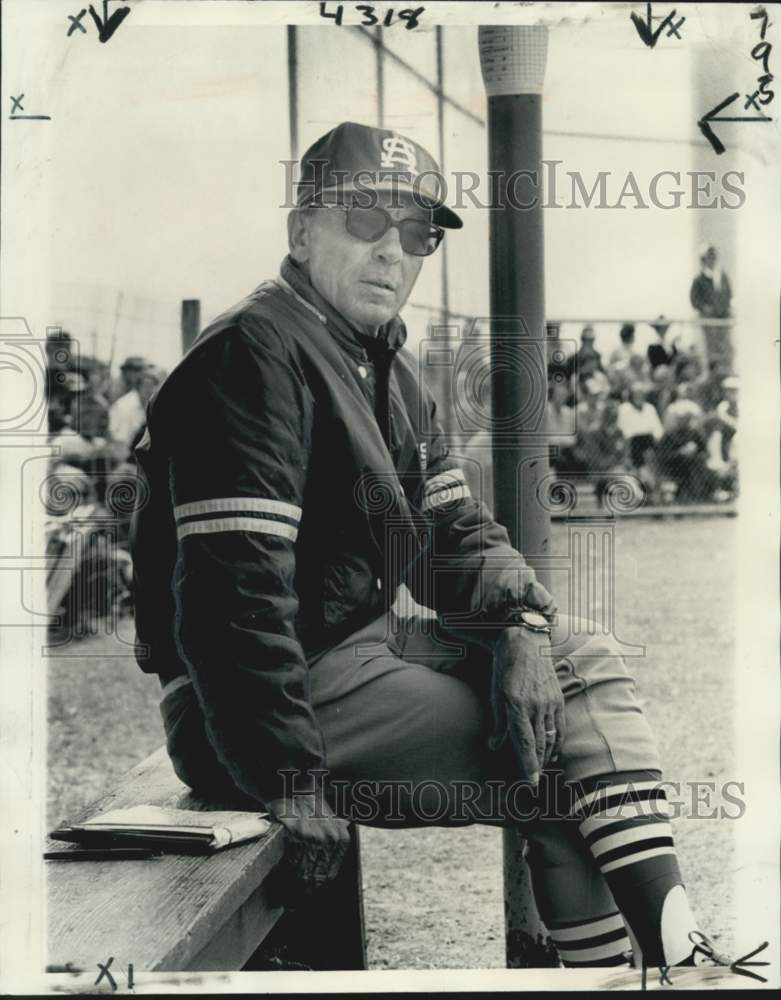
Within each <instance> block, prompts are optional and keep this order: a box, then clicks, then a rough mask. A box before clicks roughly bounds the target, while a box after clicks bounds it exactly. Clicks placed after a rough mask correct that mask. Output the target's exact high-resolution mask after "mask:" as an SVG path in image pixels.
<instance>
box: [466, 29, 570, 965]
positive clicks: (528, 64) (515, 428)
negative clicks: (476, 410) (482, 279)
mask: <svg viewBox="0 0 781 1000" xmlns="http://www.w3.org/2000/svg"><path fill="white" fill-rule="evenodd" d="M547 46H548V32H547V28H545V27H540V26H529V27H526V26H498V27H481V28H480V29H479V47H480V62H481V67H482V71H483V80H484V83H485V87H486V92H487V94H488V146H489V170H490V174H489V177H490V178H491V182H492V184H491V190H490V191H489V197H490V198H491V204H492V205H493V206H494V210H492V211H491V222H490V227H491V228H490V240H491V243H490V259H491V391H492V417H493V422H492V429H493V434H492V436H493V480H494V510H495V514H496V518H497V520H498V521H499V522H500V523H502V524H504V525H505V526H506V527H507V530H508V532H509V534H510V540H511V542H512V543H513V545H514V546H515V547H516V548H517V549H518V550H519V551H520V552H522V553H523V555H524V556H525V557H526V558H527V560H528V561H529V562H531V563H532V564H534V563H535V561H536V559H538V558H539V557H540V556H544V555H546V554H547V552H548V550H549V543H550V518H549V515H548V512H547V511H546V510H545V509H544V508H543V507H542V505H541V504H540V503H539V501H538V500H537V497H536V492H537V485H538V483H539V482H540V480H542V479H543V477H544V476H545V475H546V474H547V471H548V458H547V446H546V444H545V440H544V430H545V408H546V402H547V365H546V361H547V358H546V345H545V276H544V244H543V220H542V208H541V207H540V206H541V202H542V197H541V190H540V181H541V173H540V169H541V163H540V161H541V159H542V87H543V79H544V75H545V61H546V56H547ZM530 435H531V439H530ZM535 435H536V442H535V440H534V436H535ZM538 572H539V576H540V578H541V580H542V582H543V583H547V582H548V581H547V580H546V579H545V577H546V574H545V571H544V569H542V568H538ZM524 846H525V845H524V841H523V838H522V836H521V834H520V832H519V831H518V830H517V829H512V830H507V831H505V834H504V897H505V927H506V955H507V965H508V967H509V968H519V967H526V968H530V967H542V966H549V965H551V964H556V962H555V959H554V952H553V949H552V948H551V947H550V945H549V944H547V943H546V932H545V929H544V927H543V925H542V923H541V921H540V918H539V914H538V913H537V909H536V906H535V903H534V898H533V894H532V888H531V880H530V877H529V871H528V868H527V866H526V864H525V862H524V861H523V853H524Z"/></svg>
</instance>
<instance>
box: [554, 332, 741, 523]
mask: <svg viewBox="0 0 781 1000" xmlns="http://www.w3.org/2000/svg"><path fill="white" fill-rule="evenodd" d="M652 326H653V329H654V334H655V336H654V340H653V342H652V343H650V344H649V345H648V346H647V348H646V349H645V351H641V350H640V349H639V348H637V346H636V342H635V327H634V325H633V324H632V323H625V324H624V325H623V326H622V327H621V331H620V337H619V341H620V342H619V345H618V346H617V347H616V348H615V349H614V350H613V351H612V352H611V353H610V355H609V356H608V357H607V358H606V359H605V358H603V356H602V354H600V352H598V351H597V350H596V348H595V346H594V341H595V336H594V329H593V328H592V327H591V326H590V325H586V326H584V327H583V330H582V332H581V342H580V347H579V348H578V349H577V350H576V351H575V352H573V353H572V354H570V355H568V356H565V355H564V353H563V352H562V351H561V350H560V349H557V346H556V343H555V342H553V343H552V347H553V349H552V351H551V357H552V360H551V361H550V362H549V365H548V425H547V426H548V434H549V440H550V460H551V466H552V467H553V468H554V469H555V470H556V472H557V475H558V476H559V478H562V479H566V478H567V477H568V476H569V477H570V479H571V480H572V481H573V482H576V483H577V482H583V481H590V482H592V483H593V484H594V487H595V491H596V496H597V498H598V499H600V500H601V499H602V498H603V495H604V491H605V487H606V485H607V483H608V482H609V480H610V479H611V478H614V477H615V476H617V475H619V474H621V473H631V474H632V475H633V476H635V477H637V479H638V480H639V482H640V483H641V484H642V494H643V501H644V502H645V503H647V504H665V503H667V504H669V503H672V502H681V503H687V502H700V503H703V502H717V503H723V502H726V501H729V500H731V499H733V498H734V497H735V495H736V492H737V440H736V436H735V435H736V430H737V415H738V380H737V378H736V377H735V376H734V375H732V374H731V373H730V370H729V368H728V367H727V365H726V363H725V361H724V360H723V359H722V358H717V359H712V360H711V361H710V363H709V364H708V365H707V367H706V366H705V365H704V363H703V361H702V358H701V356H700V354H699V353H698V352H697V351H696V350H695V349H688V350H684V349H683V348H681V346H680V345H679V344H678V343H676V342H674V341H671V340H670V338H669V337H668V333H669V327H670V324H669V323H668V322H667V321H666V320H665V318H664V316H660V317H659V318H658V319H657V320H656V321H655V322H654V323H653V324H652Z"/></svg>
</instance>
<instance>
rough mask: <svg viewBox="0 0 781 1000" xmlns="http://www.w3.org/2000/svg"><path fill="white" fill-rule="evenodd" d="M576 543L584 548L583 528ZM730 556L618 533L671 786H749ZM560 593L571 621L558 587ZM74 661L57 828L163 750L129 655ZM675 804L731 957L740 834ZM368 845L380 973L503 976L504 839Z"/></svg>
mask: <svg viewBox="0 0 781 1000" xmlns="http://www.w3.org/2000/svg"><path fill="white" fill-rule="evenodd" d="M578 531H579V533H580V535H581V537H584V532H586V531H587V528H580V529H578ZM571 544H572V543H571V539H570V537H569V532H568V528H567V526H566V525H564V524H558V525H555V526H554V548H555V551H556V552H557V553H559V554H562V555H564V554H566V553H567V552H568V551H571ZM734 545H735V522H734V521H733V520H732V519H729V518H724V517H712V518H710V517H709V518H691V519H680V520H675V519H673V520H665V521H642V520H640V521H632V522H629V521H621V522H619V523H618V524H617V526H616V528H615V605H616V614H615V627H616V635H617V636H618V638H619V639H620V640H621V641H622V642H624V643H626V644H628V645H634V646H638V645H639V646H644V647H645V651H644V654H643V655H639V656H632V657H631V659H630V666H631V668H632V669H633V671H634V672H635V675H636V677H637V681H638V692H639V695H640V697H641V700H642V702H643V706H644V709H645V711H646V713H647V715H648V717H649V719H650V721H651V724H652V726H653V728H654V731H655V733H656V735H657V738H658V741H659V745H660V751H661V756H662V761H663V765H664V768H665V774H666V777H667V778H668V779H669V780H671V781H682V782H685V781H687V782H692V781H698V782H708V781H712V782H717V783H719V782H721V781H724V780H727V779H729V778H734V779H736V780H741V778H740V776H739V775H735V774H733V768H732V759H733V754H734V739H733V727H732V716H731V705H732V696H731V692H732V689H733V680H734V672H735V663H734V650H733V632H734V621H733V618H732V608H733V607H734V599H733V594H732V593H731V591H730V588H729V586H725V581H726V580H730V579H732V578H733V576H734V574H733V572H732V567H733V562H734V555H735V553H734ZM552 589H553V590H554V592H555V593H556V595H557V598H558V600H559V603H560V605H564V604H565V603H566V597H565V592H566V590H567V583H566V577H565V576H564V575H563V573H562V572H557V573H555V574H554V577H553V587H552ZM573 610H574V609H573ZM126 638H127V635H126ZM67 652H68V653H69V654H70V655H69V656H67V657H66V656H60V657H55V658H52V659H51V660H50V664H49V768H48V780H49V800H48V823H49V827H50V828H51V827H52V826H54V825H56V824H57V823H58V822H61V821H63V820H66V819H68V818H72V817H73V816H74V814H76V813H77V812H78V811H79V810H80V809H81V808H82V807H83V806H84V805H85V804H87V803H88V802H89V801H91V800H92V799H94V798H95V797H96V796H97V795H98V794H100V792H101V791H102V790H103V789H104V788H105V787H106V786H107V785H110V784H111V783H112V782H113V781H114V780H115V779H116V778H117V777H119V776H120V775H121V774H122V773H123V772H125V771H126V770H128V768H130V767H131V766H132V765H133V764H135V763H137V762H138V761H139V760H140V759H141V758H143V757H144V756H145V755H147V754H148V753H150V752H151V751H152V750H154V749H155V748H156V747H158V746H160V745H161V743H162V742H163V730H162V724H161V721H160V715H159V711H158V708H157V699H158V692H159V685H158V684H157V682H156V679H155V678H149V677H146V676H144V675H143V674H142V673H141V671H140V670H138V668H137V667H136V666H135V663H134V661H133V660H132V658H131V657H130V656H129V655H128V653H129V652H130V649H129V648H127V647H125V648H122V647H119V646H118V645H117V643H116V641H115V639H113V638H109V637H106V636H101V637H96V638H93V639H89V640H87V641H85V642H82V643H80V644H79V645H78V646H71V647H69V648H68V649H67ZM118 653H120V654H121V655H117V654H118ZM74 654H75V655H74ZM677 798H678V799H679V801H680V802H682V804H683V805H682V816H681V818H680V819H679V820H678V821H677V822H676V823H675V824H674V831H675V836H676V842H677V846H678V850H679V854H680V857H681V865H682V869H683V872H684V878H685V880H686V883H687V889H688V892H689V894H690V897H691V899H692V902H693V905H694V909H695V912H696V913H697V914H699V916H700V917H701V924H702V927H703V929H704V930H705V931H706V932H707V933H709V934H710V935H711V936H712V937H713V938H714V940H715V941H716V942H717V943H718V945H719V946H720V948H721V949H723V950H726V951H730V950H731V948H732V944H733V936H734V928H735V925H734V919H733V917H734V915H733V914H732V912H731V906H730V902H731V900H730V894H731V886H732V881H731V875H730V873H731V871H732V868H733V856H732V832H731V829H730V821H729V819H709V820H705V819H702V818H701V819H695V818H687V814H688V815H690V813H691V809H692V806H691V799H692V790H691V788H690V787H683V788H682V790H681V794H680V796H677ZM714 801H715V804H717V805H718V803H719V801H720V800H719V799H716V800H714ZM361 843H362V851H363V866H364V882H365V899H366V917H367V924H368V937H369V957H370V964H371V967H372V968H375V969H428V968H502V967H504V939H503V920H502V864H501V860H502V837H501V833H500V832H498V831H496V830H493V829H489V828H487V827H472V828H470V829H466V830H458V831H456V830H443V829H428V830H423V831H382V830H372V829H364V830H362V834H361Z"/></svg>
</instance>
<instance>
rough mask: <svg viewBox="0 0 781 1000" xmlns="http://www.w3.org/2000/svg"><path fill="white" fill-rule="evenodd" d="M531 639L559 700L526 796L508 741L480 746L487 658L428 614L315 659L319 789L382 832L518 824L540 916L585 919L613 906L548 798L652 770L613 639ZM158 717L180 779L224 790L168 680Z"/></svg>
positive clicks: (220, 772)
mask: <svg viewBox="0 0 781 1000" xmlns="http://www.w3.org/2000/svg"><path fill="white" fill-rule="evenodd" d="M540 642H541V649H542V650H543V652H546V651H547V655H552V656H553V660H554V663H555V668H556V673H557V676H558V679H559V683H560V685H561V689H562V692H563V694H564V698H565V716H566V735H565V739H564V742H563V747H562V752H561V755H560V758H559V760H558V762H557V765H556V766H555V767H554V768H552V769H550V770H549V771H548V772H543V781H542V782H541V788H540V791H539V792H538V791H535V790H533V789H532V788H531V787H530V786H529V784H528V782H526V781H525V780H524V778H523V776H522V775H520V774H519V771H518V766H517V763H516V761H515V758H514V755H513V751H512V747H511V744H510V741H509V740H505V741H504V743H503V745H502V746H500V747H499V748H498V749H497V750H495V751H492V750H490V749H489V746H488V737H489V735H490V734H491V732H492V725H493V722H492V712H491V706H490V682H491V661H490V655H489V654H488V653H487V651H486V650H484V649H483V648H481V647H478V646H476V645H473V644H471V643H470V644H467V643H465V642H463V641H459V640H458V639H455V638H453V637H452V636H451V635H450V634H449V633H447V632H446V631H445V630H444V629H442V628H441V627H440V626H439V625H438V623H437V621H436V619H433V618H425V617H421V616H417V615H412V616H409V617H404V618H400V617H398V616H396V615H395V614H394V613H393V612H390V613H389V614H387V615H384V616H382V617H380V618H378V619H376V620H375V621H373V622H371V623H369V624H368V625H367V626H365V627H364V628H363V629H361V630H360V631H358V632H356V633H354V634H353V635H351V636H349V637H348V638H347V639H345V640H344V641H343V642H341V643H339V644H338V645H337V646H335V647H333V648H332V649H330V650H328V651H327V652H325V653H322V654H320V655H318V656H316V657H314V658H313V659H311V660H310V664H309V665H310V699H311V702H312V705H313V707H314V710H315V715H316V717H317V721H318V723H319V725H320V729H321V731H322V734H323V738H324V742H325V748H326V759H327V767H328V772H327V776H326V789H327V795H328V797H329V800H330V801H331V804H332V805H333V806H334V808H336V810H337V811H338V812H339V813H340V814H342V815H345V816H346V817H347V818H350V819H352V820H354V821H356V822H359V823H363V824H366V825H375V826H382V827H388V828H400V827H410V826H421V825H441V826H454V825H455V826H458V825H465V824H469V823H474V822H482V823H491V824H495V825H503V826H506V825H508V824H513V825H515V824H518V825H520V826H521V827H522V828H523V832H524V836H525V837H526V838H527V839H528V841H529V845H530V851H529V857H528V860H529V863H530V866H531V868H532V873H533V877H534V884H535V895H536V896H537V901H538V905H539V908H540V912H541V916H542V917H543V920H545V921H546V923H547V922H554V921H557V920H589V919H594V918H596V917H600V916H602V915H603V914H605V913H608V912H611V911H614V910H615V904H614V903H613V901H612V897H611V896H610V892H609V890H608V888H607V886H606V884H605V882H604V880H603V878H602V875H601V873H600V872H599V869H598V868H597V866H596V864H595V862H594V861H593V859H592V857H591V854H590V853H589V851H588V848H587V847H586V845H585V843H584V842H583V840H582V838H581V837H580V836H579V834H578V831H577V826H576V824H574V823H572V822H568V821H566V820H565V819H563V818H562V817H564V816H566V815H567V813H568V812H569V806H568V805H567V802H566V801H563V802H560V801H558V796H559V795H560V794H561V790H562V788H570V787H573V783H578V782H581V781H587V780H588V779H590V778H596V777H599V776H604V775H611V774H614V773H617V772H642V771H651V772H656V771H659V770H660V769H661V768H660V763H659V758H658V754H657V750H656V746H655V743H654V740H653V737H652V735H651V731H650V728H649V726H648V723H647V721H646V719H645V717H644V715H643V713H642V710H641V708H640V706H639V704H638V702H637V699H636V697H635V682H634V679H633V678H632V677H631V676H630V674H629V673H628V671H627V668H626V664H625V662H624V660H623V657H622V656H621V653H620V650H619V647H618V645H617V643H616V642H615V640H614V639H613V638H612V637H611V636H609V635H605V634H604V633H603V632H601V631H600V630H599V629H598V627H597V626H595V625H594V624H593V623H590V622H585V621H583V620H580V619H574V618H570V617H568V616H564V615H562V616H559V622H558V625H557V626H556V627H555V628H554V630H553V635H552V637H551V642H550V644H548V640H547V639H546V638H545V637H544V636H540ZM161 713H162V715H163V720H164V724H165V729H166V735H167V744H168V752H169V755H170V756H171V759H172V762H173V764H174V768H175V770H176V772H177V774H178V775H179V777H180V778H181V779H182V780H183V781H184V782H185V783H186V784H188V785H189V786H190V787H192V788H194V789H195V790H196V791H200V792H203V793H206V794H209V795H212V796H213V795H214V794H219V793H221V792H223V793H226V794H227V793H228V791H229V790H230V789H232V783H231V782H230V778H229V776H228V774H227V771H226V770H225V769H224V767H223V766H222V764H220V762H219V761H218V760H217V758H216V756H215V754H214V752H213V750H212V749H211V745H210V743H209V741H208V738H207V736H206V732H205V728H204V723H203V717H202V715H201V712H200V708H199V706H198V704H197V701H196V698H195V694H194V691H193V688H192V685H191V684H189V683H186V682H184V683H183V682H181V681H175V682H173V683H172V684H171V685H168V688H167V689H164V692H163V700H162V702H161ZM548 779H551V780H548ZM234 790H235V789H234Z"/></svg>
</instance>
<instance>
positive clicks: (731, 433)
mask: <svg viewBox="0 0 781 1000" xmlns="http://www.w3.org/2000/svg"><path fill="white" fill-rule="evenodd" d="M739 386H740V383H739V382H738V379H737V376H735V375H729V376H728V377H727V378H725V379H724V381H723V382H722V383H721V387H722V389H723V391H724V398H723V399H722V400H721V402H720V403H718V404H717V406H716V416H717V417H718V419H719V422H720V426H721V433H722V445H721V450H722V454H723V456H724V460H725V462H728V461H730V460H731V459H732V458H733V457H734V456H733V454H732V452H733V446H734V442H735V433H736V431H737V429H738V389H739ZM734 450H735V451H736V450H737V449H736V448H735V449H734Z"/></svg>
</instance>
